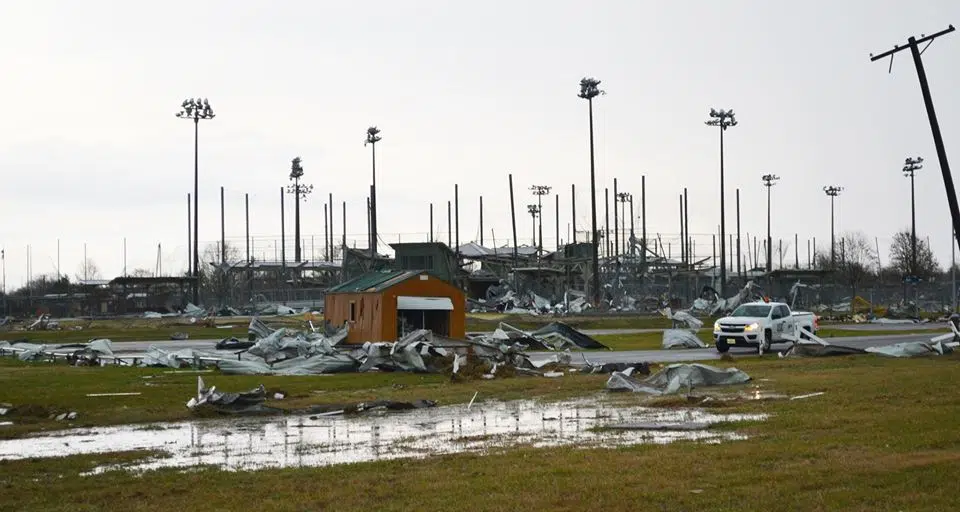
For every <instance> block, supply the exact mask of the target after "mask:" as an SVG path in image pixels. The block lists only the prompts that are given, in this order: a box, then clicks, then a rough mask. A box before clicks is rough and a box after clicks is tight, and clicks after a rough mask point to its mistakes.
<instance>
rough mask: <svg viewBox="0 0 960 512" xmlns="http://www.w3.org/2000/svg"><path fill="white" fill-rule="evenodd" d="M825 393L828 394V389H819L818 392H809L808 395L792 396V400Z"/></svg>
mask: <svg viewBox="0 0 960 512" xmlns="http://www.w3.org/2000/svg"><path fill="white" fill-rule="evenodd" d="M824 394H826V391H818V392H816V393H807V394H806V395H797V396H791V397H790V400H803V399H804V398H813V397H815V396H820V395H824Z"/></svg>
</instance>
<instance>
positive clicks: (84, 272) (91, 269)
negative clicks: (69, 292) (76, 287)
mask: <svg viewBox="0 0 960 512" xmlns="http://www.w3.org/2000/svg"><path fill="white" fill-rule="evenodd" d="M76 278H77V281H83V280H84V279H100V278H101V275H100V267H98V266H97V263H96V262H95V261H93V260H92V259H90V258H87V259H85V260H84V261H82V262H80V266H79V267H78V268H77V274H76Z"/></svg>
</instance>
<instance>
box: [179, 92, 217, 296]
mask: <svg viewBox="0 0 960 512" xmlns="http://www.w3.org/2000/svg"><path fill="white" fill-rule="evenodd" d="M180 107H181V110H180V112H177V114H176V116H177V117H179V118H180V119H189V120H192V121H193V213H194V215H193V277H194V278H196V279H195V280H194V283H193V302H194V304H197V303H199V302H200V273H199V272H200V223H199V218H200V204H199V198H200V194H199V184H200V172H199V168H200V165H199V159H200V150H199V147H200V146H199V145H200V120H201V119H203V120H208V119H213V118H214V117H216V115H215V114H214V113H213V109H212V108H210V102H209V101H207V100H206V99H203V100H201V99H200V98H197V99H189V98H188V99H186V100H184V101H183V103H182V104H181V105H180Z"/></svg>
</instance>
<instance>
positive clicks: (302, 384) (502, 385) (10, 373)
mask: <svg viewBox="0 0 960 512" xmlns="http://www.w3.org/2000/svg"><path fill="white" fill-rule="evenodd" d="M169 372H171V370H170V369H163V368H130V367H105V368H100V367H71V366H67V365H64V364H49V363H22V362H20V361H17V360H15V359H11V358H0V389H3V390H4V391H3V393H2V394H0V402H9V403H11V404H13V405H14V406H30V407H31V408H33V409H34V410H35V412H33V413H32V414H31V415H29V416H27V417H17V416H16V415H15V416H13V417H11V418H5V419H11V420H12V421H14V422H15V425H14V426H12V427H2V428H0V438H2V437H12V436H18V435H22V434H25V433H29V432H35V431H41V430H52V429H62V428H66V427H68V426H77V427H88V426H98V425H110V424H122V423H141V422H152V421H166V420H183V419H188V418H190V417H191V414H192V413H191V412H190V411H189V410H188V409H187V408H186V406H185V404H186V402H187V400H189V399H190V397H192V396H194V395H195V394H196V389H197V376H198V375H199V376H201V377H203V379H204V381H205V382H206V383H207V384H208V385H211V384H212V385H216V386H217V389H220V390H225V391H245V390H248V389H252V388H255V387H257V386H258V385H260V384H261V383H262V384H264V386H266V388H267V389H268V390H269V391H271V393H270V394H271V395H272V391H284V392H285V393H286V394H287V395H288V397H287V398H286V399H284V400H279V401H271V402H270V403H269V404H270V405H273V406H276V407H281V408H294V407H301V406H305V405H312V404H331V403H346V402H360V401H368V400H373V399H378V398H379V399H388V400H417V399H421V398H422V399H429V400H436V401H438V402H440V403H461V402H467V401H469V400H470V398H471V397H472V396H473V393H474V392H479V393H480V396H482V397H486V398H501V399H514V398H522V397H527V396H546V395H553V396H560V395H563V396H569V395H571V394H576V393H583V392H585V391H589V390H594V389H598V388H599V387H602V384H603V381H604V378H603V376H597V375H590V376H587V375H576V376H575V377H576V378H561V379H543V378H532V377H530V378H526V377H517V378H510V379H496V380H467V381H465V382H464V381H462V380H458V381H455V382H451V381H450V377H449V376H444V375H430V374H413V373H379V372H371V373H362V374H357V373H349V374H335V375H329V376H303V377H292V376H280V377H278V376H256V375H222V374H220V373H219V372H216V371H214V372H211V373H169ZM131 392H137V393H141V394H140V395H137V396H115V397H88V396H86V395H87V394H88V393H131ZM69 411H75V412H77V415H78V416H77V419H76V421H74V422H72V425H68V424H67V423H61V422H56V421H53V420H50V419H48V415H49V413H51V412H56V413H59V412H69Z"/></svg>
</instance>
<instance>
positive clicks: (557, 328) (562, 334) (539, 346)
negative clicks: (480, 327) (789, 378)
mask: <svg viewBox="0 0 960 512" xmlns="http://www.w3.org/2000/svg"><path fill="white" fill-rule="evenodd" d="M468 339H469V340H470V341H478V340H482V341H484V342H485V343H486V344H506V345H511V346H515V347H516V348H518V349H520V350H551V351H560V350H578V349H607V348H608V347H607V346H606V345H604V344H602V343H600V342H599V341H597V340H595V339H593V338H591V337H590V336H587V335H586V334H584V333H582V332H580V331H578V330H576V329H574V328H573V327H570V326H569V325H567V324H564V323H562V322H551V323H549V324H547V325H545V326H543V327H541V328H539V329H537V330H536V331H533V332H527V331H523V330H521V329H517V328H516V327H514V326H512V325H510V324H507V323H504V322H500V324H499V325H498V326H497V329H496V330H495V331H493V333H492V334H481V335H473V336H470V335H468Z"/></svg>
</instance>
